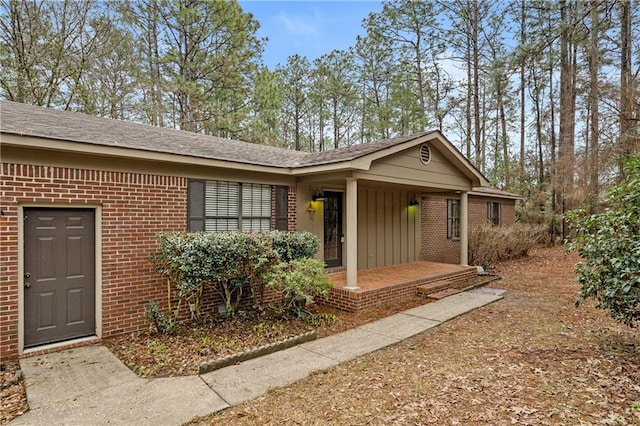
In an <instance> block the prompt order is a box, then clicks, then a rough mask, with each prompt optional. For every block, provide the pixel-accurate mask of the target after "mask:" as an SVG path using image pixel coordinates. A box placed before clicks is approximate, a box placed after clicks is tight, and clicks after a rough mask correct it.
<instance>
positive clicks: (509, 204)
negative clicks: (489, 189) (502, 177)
mask: <svg viewBox="0 0 640 426" xmlns="http://www.w3.org/2000/svg"><path fill="white" fill-rule="evenodd" d="M490 201H494V202H498V203H501V204H502V207H501V209H502V224H503V225H512V224H513V223H514V222H515V219H516V211H515V201H513V200H505V199H500V198H485V197H477V196H469V210H468V215H469V226H471V225H479V224H483V223H487V203H488V202H490ZM420 205H421V214H422V224H421V226H422V229H421V231H422V251H421V255H420V259H421V260H429V261H431V262H442V263H452V264H457V263H460V241H459V240H458V239H449V238H447V198H445V197H436V196H426V197H423V198H422V202H421V203H420Z"/></svg>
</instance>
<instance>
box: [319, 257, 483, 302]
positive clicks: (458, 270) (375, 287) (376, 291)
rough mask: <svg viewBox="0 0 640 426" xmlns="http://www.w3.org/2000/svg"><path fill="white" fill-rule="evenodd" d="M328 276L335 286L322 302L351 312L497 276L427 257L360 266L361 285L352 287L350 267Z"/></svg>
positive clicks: (449, 290) (460, 287)
mask: <svg viewBox="0 0 640 426" xmlns="http://www.w3.org/2000/svg"><path fill="white" fill-rule="evenodd" d="M327 276H328V278H329V280H330V281H331V283H332V284H333V286H334V287H333V288H332V289H331V292H330V294H329V296H328V298H327V299H326V300H324V301H323V302H322V303H324V304H326V305H329V306H332V307H334V308H337V309H341V310H345V311H349V312H357V311H361V310H364V309H367V308H371V307H375V306H381V305H384V304H386V303H389V302H393V301H398V300H403V299H407V298H410V297H412V296H415V295H416V294H418V295H422V296H425V297H430V295H435V296H436V297H437V295H438V294H441V295H442V294H452V293H454V292H457V291H460V290H463V289H465V288H468V287H473V286H477V285H481V284H485V283H487V282H490V281H492V280H493V279H494V278H493V277H488V276H478V274H477V269H476V267H473V266H462V265H452V264H446V263H436V262H427V261H420V262H411V263H404V264H398V265H390V266H384V267H379V268H372V269H361V270H358V276H357V282H358V288H357V289H351V288H349V286H348V278H347V271H339V272H330V273H328V274H327Z"/></svg>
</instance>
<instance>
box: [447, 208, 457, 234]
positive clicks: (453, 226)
mask: <svg viewBox="0 0 640 426" xmlns="http://www.w3.org/2000/svg"><path fill="white" fill-rule="evenodd" d="M447 238H449V239H451V238H460V200H451V199H449V200H447Z"/></svg>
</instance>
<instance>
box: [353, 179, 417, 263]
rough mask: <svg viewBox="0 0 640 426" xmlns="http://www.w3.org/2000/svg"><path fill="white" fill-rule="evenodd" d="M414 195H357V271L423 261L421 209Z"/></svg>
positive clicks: (361, 192)
mask: <svg viewBox="0 0 640 426" xmlns="http://www.w3.org/2000/svg"><path fill="white" fill-rule="evenodd" d="M412 197H413V194H412V193H408V192H405V191H393V190H379V189H372V188H361V189H359V191H358V269H370V268H377V267H381V266H388V265H395V264H399V263H408V262H414V261H416V260H418V258H419V257H420V226H419V225H420V209H419V208H417V207H409V201H410V200H411V198H412Z"/></svg>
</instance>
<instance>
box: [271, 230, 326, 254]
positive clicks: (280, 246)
mask: <svg viewBox="0 0 640 426" xmlns="http://www.w3.org/2000/svg"><path fill="white" fill-rule="evenodd" d="M267 235H268V238H270V239H271V245H272V247H273V249H274V250H275V251H276V253H278V256H279V257H280V260H281V261H282V262H290V261H292V260H299V259H305V258H311V257H313V256H314V255H315V254H316V253H317V252H318V249H319V243H318V237H316V236H315V235H314V234H312V233H311V232H284V231H270V232H268V233H267Z"/></svg>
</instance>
